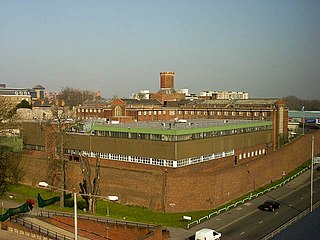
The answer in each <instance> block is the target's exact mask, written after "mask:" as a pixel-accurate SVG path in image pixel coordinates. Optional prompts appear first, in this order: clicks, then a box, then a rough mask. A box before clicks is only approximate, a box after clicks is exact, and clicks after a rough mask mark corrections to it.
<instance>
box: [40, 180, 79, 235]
mask: <svg viewBox="0 0 320 240" xmlns="http://www.w3.org/2000/svg"><path fill="white" fill-rule="evenodd" d="M38 185H39V186H40V187H44V188H47V187H51V188H55V189H58V190H61V191H64V192H70V191H67V190H64V189H61V188H58V187H54V186H50V185H49V184H48V183H46V182H39V184H38ZM73 203H74V206H73V207H74V239H75V240H78V210H77V207H78V206H77V193H76V192H74V193H73Z"/></svg>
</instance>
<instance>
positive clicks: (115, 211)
mask: <svg viewBox="0 0 320 240" xmlns="http://www.w3.org/2000/svg"><path fill="white" fill-rule="evenodd" d="M38 193H40V195H41V197H42V198H43V199H48V198H52V197H54V196H59V193H58V192H52V191H49V190H46V189H42V188H33V187H30V186H26V185H21V184H19V185H14V186H11V187H10V188H9V190H8V192H7V193H6V194H5V195H4V196H2V197H1V198H2V199H7V200H9V199H10V198H9V195H11V196H13V200H14V201H16V202H19V203H23V202H25V201H26V200H27V199H34V200H35V201H36V200H37V195H38ZM11 200H12V199H11ZM83 201H84V200H83V199H82V198H81V197H78V201H77V202H78V208H79V207H80V206H81V205H83V203H82V202H83ZM37 204H38V203H37V201H36V206H37ZM65 205H66V206H70V207H65V208H63V209H61V208H60V206H59V202H57V203H56V204H54V205H51V206H48V207H45V208H44V210H46V209H48V210H54V211H63V212H70V213H72V212H73V199H69V200H67V201H66V204H65ZM96 211H97V214H96V215H97V216H104V217H110V218H113V219H119V220H125V221H134V222H140V223H145V224H155V225H161V226H171V227H178V228H184V227H185V226H186V224H187V223H188V222H185V221H182V217H183V216H184V215H188V216H191V217H192V219H198V218H201V217H202V216H205V215H208V214H209V213H211V212H212V211H211V210H210V211H199V212H189V213H163V212H154V211H151V210H150V209H148V208H145V207H140V206H130V205H128V206H126V205H121V204H118V203H114V202H107V201H103V200H99V201H98V203H97V210H96ZM108 212H109V216H107V213H108ZM78 213H79V214H88V213H87V212H86V211H83V210H81V209H78Z"/></svg>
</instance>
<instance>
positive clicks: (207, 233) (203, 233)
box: [195, 228, 221, 240]
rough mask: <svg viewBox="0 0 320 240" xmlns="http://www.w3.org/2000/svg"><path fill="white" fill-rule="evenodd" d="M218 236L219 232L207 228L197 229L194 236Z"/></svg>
mask: <svg viewBox="0 0 320 240" xmlns="http://www.w3.org/2000/svg"><path fill="white" fill-rule="evenodd" d="M220 238H221V233H219V232H217V231H215V230H213V229H209V228H203V229H201V230H199V231H197V232H196V236H195V240H219V239H220Z"/></svg>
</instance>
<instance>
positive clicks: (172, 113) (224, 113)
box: [77, 108, 268, 117]
mask: <svg viewBox="0 0 320 240" xmlns="http://www.w3.org/2000/svg"><path fill="white" fill-rule="evenodd" d="M77 111H78V112H79V113H80V112H82V113H84V112H86V113H89V112H90V113H101V112H102V111H103V110H102V109H84V108H82V109H80V108H79V109H78V110H77ZM168 113H169V115H170V116H175V115H176V114H178V115H211V116H214V115H217V116H237V115H238V116H247V117H251V116H255V117H259V116H262V117H267V116H268V112H257V111H255V112H250V111H245V112H242V111H239V112H235V111H232V112H230V111H205V110H204V111H200V110H198V111H181V110H179V111H176V110H168ZM166 114H167V110H152V111H151V110H150V111H138V115H139V116H142V115H144V116H147V115H149V116H151V115H166Z"/></svg>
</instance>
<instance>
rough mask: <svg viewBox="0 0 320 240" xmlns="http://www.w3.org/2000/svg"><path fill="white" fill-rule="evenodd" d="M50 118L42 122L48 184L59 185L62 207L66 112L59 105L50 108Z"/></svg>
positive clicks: (63, 198) (62, 205)
mask: <svg viewBox="0 0 320 240" xmlns="http://www.w3.org/2000/svg"><path fill="white" fill-rule="evenodd" d="M51 113H52V117H51V118H49V119H48V120H47V121H45V122H43V128H44V131H46V150H47V159H48V176H47V178H48V179H49V182H50V184H52V185H53V186H56V185H59V187H60V188H61V189H63V190H64V191H61V194H60V207H61V208H63V207H64V205H65V204H64V202H65V201H64V200H65V190H66V189H67V188H66V164H67V160H66V159H65V156H64V146H65V144H66V143H65V139H66V137H65V135H66V131H67V129H68V127H69V126H68V125H69V124H68V120H67V119H68V111H67V109H65V108H64V107H61V106H59V105H53V106H52V107H51Z"/></svg>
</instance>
